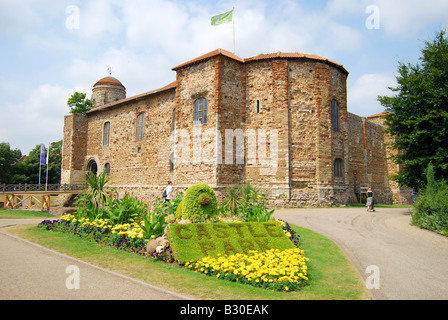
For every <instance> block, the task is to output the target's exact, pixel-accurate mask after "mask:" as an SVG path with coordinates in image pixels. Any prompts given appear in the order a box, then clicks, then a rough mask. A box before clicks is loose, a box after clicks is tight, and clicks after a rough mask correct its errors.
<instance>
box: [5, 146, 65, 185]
mask: <svg viewBox="0 0 448 320" xmlns="http://www.w3.org/2000/svg"><path fill="white" fill-rule="evenodd" d="M48 149H49V151H48ZM47 152H49V159H48V183H49V184H58V183H60V181H61V163H62V140H60V141H57V142H52V143H51V144H50V148H48V146H47ZM39 160H40V144H38V145H36V147H35V148H34V149H33V150H31V151H30V153H29V154H28V156H26V157H22V152H21V151H20V150H18V149H14V150H11V148H10V146H9V143H6V142H2V143H0V183H5V184H16V183H32V184H36V183H39ZM46 170H47V166H46V165H42V166H40V174H41V183H43V184H45V181H46Z"/></svg>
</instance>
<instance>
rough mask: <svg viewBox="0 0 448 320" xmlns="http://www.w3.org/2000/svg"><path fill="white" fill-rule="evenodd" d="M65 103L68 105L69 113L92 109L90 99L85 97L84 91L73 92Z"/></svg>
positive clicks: (84, 111)
mask: <svg viewBox="0 0 448 320" xmlns="http://www.w3.org/2000/svg"><path fill="white" fill-rule="evenodd" d="M67 104H68V106H69V107H70V113H82V114H85V113H86V112H87V111H89V110H90V109H92V106H93V103H92V101H91V100H89V99H86V94H85V93H79V92H75V93H74V94H72V96H71V97H70V98H69V99H68V100H67Z"/></svg>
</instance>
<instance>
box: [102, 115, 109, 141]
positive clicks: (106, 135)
mask: <svg viewBox="0 0 448 320" xmlns="http://www.w3.org/2000/svg"><path fill="white" fill-rule="evenodd" d="M109 141H110V122H109V121H107V122H105V123H104V126H103V146H108V145H109Z"/></svg>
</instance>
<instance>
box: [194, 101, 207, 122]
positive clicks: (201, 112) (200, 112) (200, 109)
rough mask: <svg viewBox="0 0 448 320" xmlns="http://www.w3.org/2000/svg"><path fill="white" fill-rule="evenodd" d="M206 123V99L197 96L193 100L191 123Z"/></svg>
mask: <svg viewBox="0 0 448 320" xmlns="http://www.w3.org/2000/svg"><path fill="white" fill-rule="evenodd" d="M205 123H207V99H205V98H199V99H196V101H195V102H194V109H193V124H205Z"/></svg>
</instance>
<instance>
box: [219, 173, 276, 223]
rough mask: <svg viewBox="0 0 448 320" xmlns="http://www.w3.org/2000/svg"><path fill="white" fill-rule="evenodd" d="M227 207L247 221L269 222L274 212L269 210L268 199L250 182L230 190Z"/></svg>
mask: <svg viewBox="0 0 448 320" xmlns="http://www.w3.org/2000/svg"><path fill="white" fill-rule="evenodd" d="M227 194H228V196H227V199H226V200H225V201H224V205H225V207H226V208H227V209H228V210H229V211H230V213H231V214H234V215H236V216H238V217H240V218H241V219H243V220H245V221H254V222H267V221H269V220H270V219H271V216H272V214H273V213H274V210H268V209H267V199H266V197H265V196H264V195H263V194H260V192H259V190H258V189H257V188H256V187H254V186H252V185H251V184H250V182H246V183H245V184H243V185H241V186H239V187H238V189H233V188H228V189H227Z"/></svg>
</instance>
